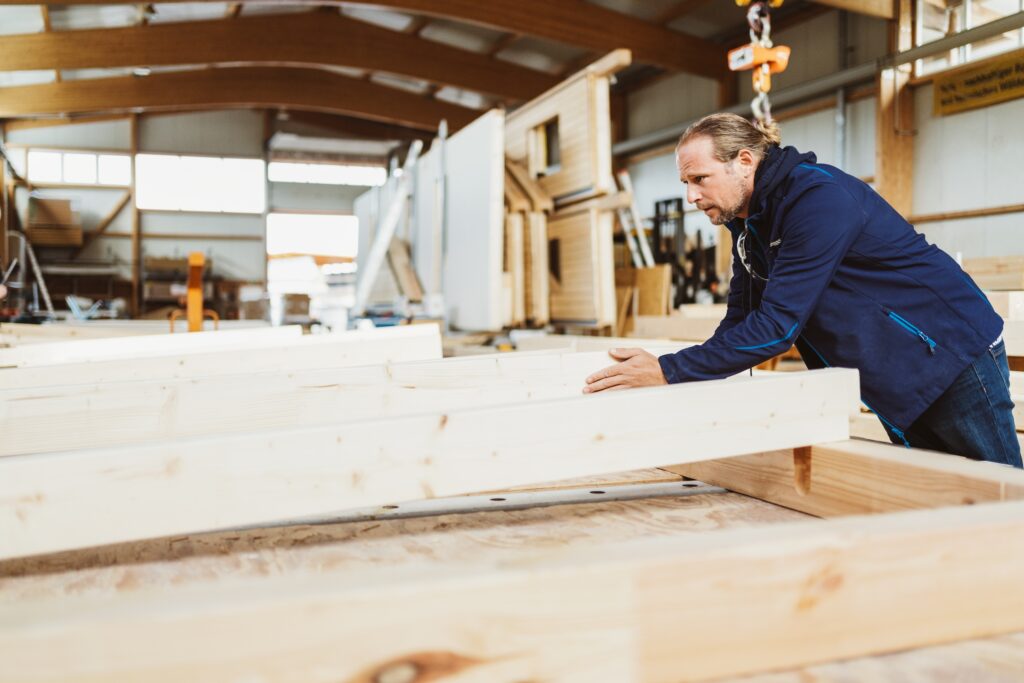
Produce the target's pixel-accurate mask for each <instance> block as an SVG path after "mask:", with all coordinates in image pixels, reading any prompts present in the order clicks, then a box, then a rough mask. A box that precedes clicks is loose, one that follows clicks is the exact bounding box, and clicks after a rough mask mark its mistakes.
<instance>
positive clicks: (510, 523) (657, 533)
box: [0, 474, 805, 610]
mask: <svg viewBox="0 0 1024 683" xmlns="http://www.w3.org/2000/svg"><path fill="white" fill-rule="evenodd" d="M667 476H675V477H676V481H680V480H681V479H682V478H681V477H679V476H678V475H670V474H669V475H667ZM575 481H579V480H570V481H567V482H565V484H566V486H578V485H579V484H573V483H572V482H575ZM587 481H589V479H588V480H587ZM590 485H591V486H593V485H595V484H594V483H593V482H591V484H590ZM599 485H600V486H602V487H603V488H606V489H611V488H614V486H616V485H618V484H614V483H611V482H609V481H608V479H607V478H605V480H604V481H601V482H600V484H599ZM501 493H502V494H503V495H512V493H511V492H504V491H503V492H501ZM595 501H598V502H593V503H585V504H573V505H556V506H553V507H538V508H527V509H520V510H504V511H494V512H488V511H481V512H470V513H462V514H442V515H431V516H424V517H411V518H404V519H376V520H372V521H358V522H345V523H338V524H325V525H317V526H306V525H294V526H286V527H273V528H259V529H249V530H239V531H231V532H220V533H212V534H197V535H192V536H174V537H167V538H159V539H153V540H148V541H136V542H132V543H121V544H117V545H111V546H104V547H101V548H89V549H86V550H79V551H73V552H68V553H58V554H53V555H43V556H37V557H31V558H25V559H22V560H12V561H8V562H3V563H0V610H3V609H4V608H6V607H7V606H13V605H18V604H22V605H24V604H26V603H28V602H29V601H31V602H36V601H40V600H50V599H65V600H76V599H81V598H84V597H107V598H116V597H117V596H118V595H120V594H125V593H132V592H140V591H152V590H169V589H172V588H174V587H179V586H185V585H200V584H204V583H207V584H208V583H211V582H216V581H219V580H222V579H225V578H227V579H238V578H242V577H250V578H259V577H261V576H287V575H289V574H292V573H301V574H307V575H318V574H333V575H335V576H339V574H341V573H342V572H348V571H352V570H360V569H372V568H374V567H382V566H392V567H394V566H416V565H424V564H426V565H442V566H450V565H451V564H452V563H462V562H479V561H480V560H482V559H485V558H486V559H487V560H488V562H491V563H494V564H499V563H502V562H505V563H508V562H515V561H516V560H517V559H519V558H520V557H521V556H522V554H523V553H526V554H531V553H534V552H536V551H537V550H538V549H541V548H555V547H560V548H571V549H580V548H588V547H594V548H600V547H602V546H605V545H609V544H614V543H616V542H621V541H629V540H633V539H636V538H641V537H652V538H653V537H659V538H669V537H672V538H683V537H694V536H696V535H700V534H705V533H709V532H713V531H718V530H723V529H731V528H738V527H745V526H763V525H768V524H775V523H779V522H786V521H793V520H797V519H803V518H804V517H805V516H804V515H802V514H800V513H798V512H794V511H792V510H787V509H785V508H782V507H779V506H777V505H771V504H770V503H765V502H763V501H759V500H756V499H754V498H750V497H747V496H742V495H740V494H735V493H713V494H703V495H695V496H688V497H673V498H653V499H644V500H630V501H616V502H609V501H607V500H604V501H601V500H600V499H598V498H595ZM512 529H514V530H515V532H514V533H510V531H511V530H512ZM339 578H341V577H340V576H339Z"/></svg>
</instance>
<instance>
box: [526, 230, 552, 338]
mask: <svg viewBox="0 0 1024 683" xmlns="http://www.w3.org/2000/svg"><path fill="white" fill-rule="evenodd" d="M526 223H527V224H526V230H525V231H524V233H523V238H524V240H523V241H524V252H525V254H526V258H525V261H524V268H525V271H526V277H525V280H526V285H525V288H526V318H527V320H528V321H529V322H530V323H531V324H532V325H534V326H536V327H543V326H544V325H547V324H548V321H549V320H550V319H551V284H550V278H551V274H550V272H551V269H550V265H549V263H548V258H549V254H548V218H547V215H546V214H544V213H543V212H541V211H531V212H529V213H528V214H526Z"/></svg>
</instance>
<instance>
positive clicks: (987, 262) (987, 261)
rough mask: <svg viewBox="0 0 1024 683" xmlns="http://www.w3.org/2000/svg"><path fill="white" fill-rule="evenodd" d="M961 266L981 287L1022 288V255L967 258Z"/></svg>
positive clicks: (1023, 266) (1023, 282)
mask: <svg viewBox="0 0 1024 683" xmlns="http://www.w3.org/2000/svg"><path fill="white" fill-rule="evenodd" d="M963 268H964V270H965V271H967V273H968V274H969V275H970V276H971V278H972V279H973V280H974V282H975V283H976V284H977V285H978V286H979V287H981V288H982V289H995V290H1021V289H1024V256H994V257H988V258H968V259H964V261H963Z"/></svg>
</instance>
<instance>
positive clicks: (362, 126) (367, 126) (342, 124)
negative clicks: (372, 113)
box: [274, 111, 433, 142]
mask: <svg viewBox="0 0 1024 683" xmlns="http://www.w3.org/2000/svg"><path fill="white" fill-rule="evenodd" d="M285 116H286V118H284V119H281V118H278V119H277V120H276V121H275V122H274V128H275V130H277V131H281V132H284V133H295V134H297V135H303V136H306V137H310V136H312V137H325V136H340V137H344V138H349V137H357V138H366V139H371V140H401V141H412V140H423V141H424V142H427V141H429V140H430V138H431V137H432V135H433V134H432V133H430V132H427V131H423V130H417V129H414V128H407V127H405V126H396V125H394V124H390V123H381V122H380V121H368V120H367V119H357V118H353V117H351V116H337V115H334V114H324V113H321V112H316V111H289V112H287V113H286V115H285Z"/></svg>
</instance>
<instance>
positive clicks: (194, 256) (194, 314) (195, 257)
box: [185, 251, 206, 332]
mask: <svg viewBox="0 0 1024 683" xmlns="http://www.w3.org/2000/svg"><path fill="white" fill-rule="evenodd" d="M205 265H206V257H205V256H203V253H202V252H201V251H193V252H192V253H190V254H189V255H188V296H187V299H186V302H185V303H186V305H185V310H186V312H187V314H188V331H189V332H200V331H202V329H203V267H204V266H205Z"/></svg>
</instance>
